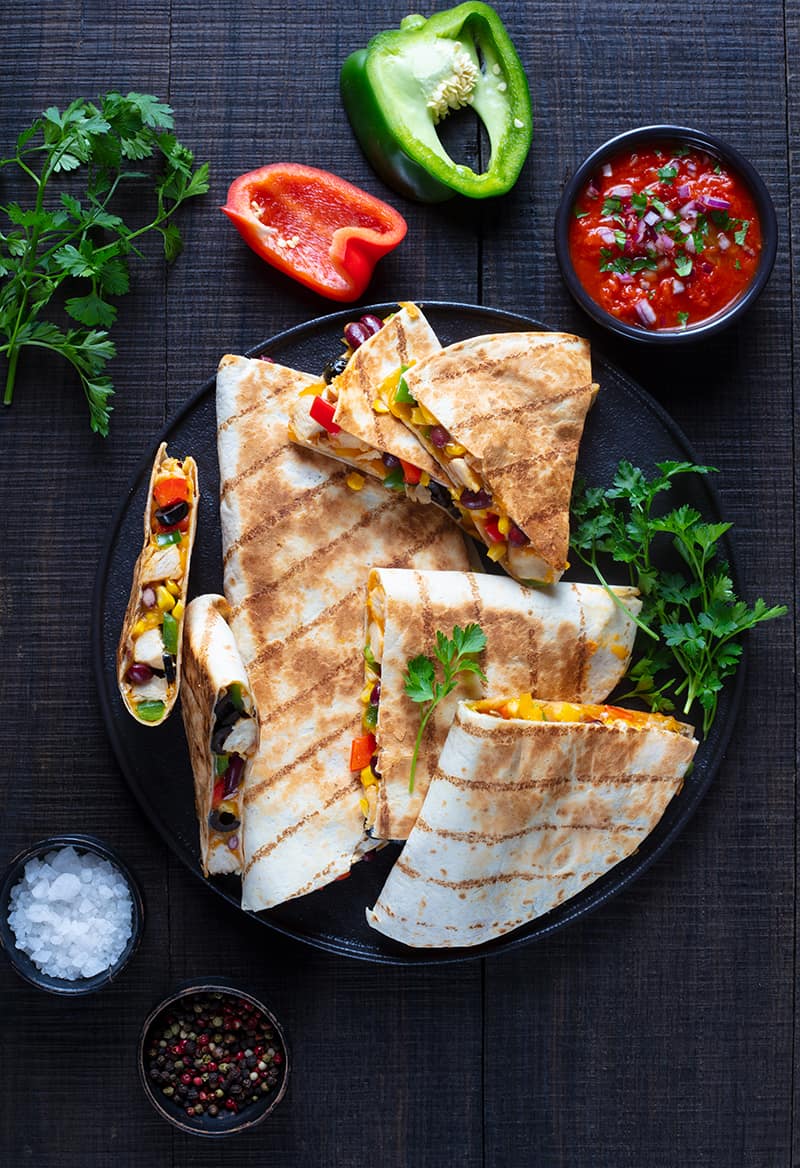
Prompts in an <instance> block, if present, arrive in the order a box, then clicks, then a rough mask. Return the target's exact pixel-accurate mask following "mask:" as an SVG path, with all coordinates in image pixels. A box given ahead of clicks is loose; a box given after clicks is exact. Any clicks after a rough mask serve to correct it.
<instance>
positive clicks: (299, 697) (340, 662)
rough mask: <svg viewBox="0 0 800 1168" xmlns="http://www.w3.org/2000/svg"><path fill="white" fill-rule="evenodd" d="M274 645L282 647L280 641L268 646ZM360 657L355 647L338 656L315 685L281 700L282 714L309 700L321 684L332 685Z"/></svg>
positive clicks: (358, 650) (359, 652)
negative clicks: (343, 655)
mask: <svg viewBox="0 0 800 1168" xmlns="http://www.w3.org/2000/svg"><path fill="white" fill-rule="evenodd" d="M273 647H275V648H276V649H277V648H280V642H273V644H272V645H270V646H268V648H269V649H271V648H273ZM360 658H361V650H360V649H354V650H352V651H351V652H350V653H349V654H348V655H347V656H346V657H340V658H338V659H337V660H336V662H335V664H334V665H333V666H332V668H330V669H329V670H328V671H327V672H326V673H324V674H323V675H322V677H318V678H317V680H316V681H315V682H314V683H313V685H310V686H308V687H307V689H304V690H301V691H300V693H298V694H295V696H294V697H293V698H290V699H289V700H288V701H282V702H281V716H284V715H285V714H286V713H287V712H288V711H290V710H291V709H293V707H294V706H296V705H298V703H300V702H304V701H307V700H308V698H310V697H311V695H312V694H313V693H314V692H315V690H318V689H319V688H320V686H327V685H330V683H331V681H332V680H333V679H334V678H335V677H337V675H338V674H339V673H341V671H342V670H343V669H347V668H348V667H349V666H350V665H356V664H357V663H358V661H359V660H360Z"/></svg>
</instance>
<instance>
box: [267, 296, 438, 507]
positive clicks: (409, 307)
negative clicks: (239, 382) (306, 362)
mask: <svg viewBox="0 0 800 1168" xmlns="http://www.w3.org/2000/svg"><path fill="white" fill-rule="evenodd" d="M440 349H441V345H440V344H439V341H438V339H437V337H436V334H435V333H434V331H433V329H432V328H431V326H430V325H429V324H428V321H427V320H426V319H425V317H424V315H423V313H422V312H421V311H420V309H419V308H417V306H416V305H415V304H404V305H402V306H401V308H400V309H399V311H398V312H396V313H395V314H394V315H393V316H390V317H388V318H387V320H386V322H385V324H384V326H383V328H382V329H380V331H379V332H377V333H373V335H372V336H371V337H369V338H368V340H366V341H365V342H364V343H363V344H362V345H359V347H358V348H357V349H355V350H354V352H353V353H352V354H351V356H350V359H349V360H348V362H347V364H346V366H345V367H344V370H343V371H342V372H341V373H340V374H339V375H338V377H335V378H334V379H333V380H332V381H331V382H330V384H328V385H325V384H324V383H319V384H317V385H315V386H314V387H313V388H312V391H311V392H307V391H305V392H303V394H302V396H300V397H298V398H297V399H296V401H294V402H293V404H292V407H291V410H290V420H289V436H290V438H291V439H292V440H293V441H294V442H298V443H300V444H301V445H302V446H307V447H308V448H309V449H310V450H317V451H319V452H320V453H322V454H327V455H329V456H330V457H331V458H336V459H339V461H340V462H345V463H347V464H348V465H349V466H352V467H354V468H355V469H356V470H358V471H361V472H362V473H364V474H368V475H371V476H373V477H374V478H378V479H380V480H381V481H383V480H384V479H386V478H387V476H389V475H390V474H391V472H392V471H393V470H394V471H395V472H396V477H398V478H399V480H400V483H399V484H398V485H400V484H403V483H404V484H405V490H406V493H407V494H408V495H410V496H411V497H412V498H414V499H415V500H416V501H417V502H422V503H426V502H429V501H430V493H429V492H428V491H427V489H426V488H427V487H428V485H429V483H430V480H431V478H432V477H433V478H434V479H437V478H438V479H439V480H443V479H444V476H443V475H442V473H441V470H440V468H439V465H438V463H437V462H436V460H435V459H434V458H432V457H431V456H430V454H428V452H427V451H426V450H425V448H424V446H422V445H421V444H420V443H419V441H418V440H417V439H416V438H415V437H414V435H413V434H412V433H411V432H410V431H409V430H408V429H407V427H406V426H405V425H404V424H403V423H402V422H401V421H400V419H399V418H396V417H395V416H394V415H393V414H392V413H391V412H390V411H389V408H388V406H386V404H385V403H384V398H385V397H386V396H387V395H388V394H389V393H390V392H391V391H392V390H393V389H394V388H395V387H396V386H397V383H398V381H399V379H400V374H401V371H402V370H403V369H404V368H408V367H410V366H413V365H414V364H416V363H417V362H418V361H422V360H424V359H425V358H426V357H429V356H430V355H431V354H432V353H438V352H439V350H440ZM316 396H319V397H321V398H322V399H323V401H324V402H327V403H328V405H329V406H333V407H334V411H335V412H334V414H333V418H332V421H333V425H334V426H335V427H337V430H335V431H334V432H331V430H328V429H326V427H325V426H323V425H321V424H320V423H319V422H317V421H315V420H314V418H313V417H312V415H311V413H310V412H309V411H310V410H311V409H312V406H313V403H314V398H315V397H316ZM384 455H386V456H387V457H386V458H384ZM398 460H399V461H398ZM403 463H405V464H406V467H405V469H404V468H403V466H402V464H403ZM392 481H393V480H390V483H391V482H392Z"/></svg>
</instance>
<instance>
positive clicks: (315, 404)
mask: <svg viewBox="0 0 800 1168" xmlns="http://www.w3.org/2000/svg"><path fill="white" fill-rule="evenodd" d="M308 412H309V414H310V415H311V417H312V418H313V419H314V421H315V422H318V423H319V424H320V426H324V427H325V429H326V430H327V431H328V433H329V434H338V433H339V431H340V430H341V428H342V427H341V426H337V425H336V423H335V422H334V420H333V415H334V414H335V413H336V407H335V406H332V405H331V403H330V402H327V401H325V398H324V397H320V396H319V395H317V396H316V397H313V398H312V399H311V407H310V409H309V411H308Z"/></svg>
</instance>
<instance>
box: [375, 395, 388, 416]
mask: <svg viewBox="0 0 800 1168" xmlns="http://www.w3.org/2000/svg"><path fill="white" fill-rule="evenodd" d="M372 408H373V410H374V411H375V413H376V414H388V413H389V407H388V406H387V404H386V402H385V401H381V399H380V398H379V397H376V398H375V401H374V402H373V403H372Z"/></svg>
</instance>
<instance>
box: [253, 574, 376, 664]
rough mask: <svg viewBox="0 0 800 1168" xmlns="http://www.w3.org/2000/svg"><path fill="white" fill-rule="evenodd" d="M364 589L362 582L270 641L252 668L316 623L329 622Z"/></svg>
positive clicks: (289, 643) (262, 662) (309, 629)
mask: <svg viewBox="0 0 800 1168" xmlns="http://www.w3.org/2000/svg"><path fill="white" fill-rule="evenodd" d="M362 590H363V585H361V584H359V585H358V586H357V587H356V588H351V589H350V591H349V592H348V593H347V595H346V596H342V597H341V598H340V599H339V600H337V601H336V603H335V604H331V605H329V607H328V608H323V610H322V611H321V612H319V613H317V615H316V616H315V617H314V619H313V620H310V621H308V622H307V623H306V624H304V625H295V626H294V628H293V629H292V630H291V632H289V633H287V634H286V636H285V637H283V638H282V639H280V640H276V641H270V643H269V644H268V645H266V646H265V647H264V648H263V649H262V650H261V652H260V653H257V654H256V655H255V657H254V658H253V660H252V661H251V662H250V668H251V669H257V668H258V666H260V665H263V664H264V662H265V661H268V660H269V659H270V658H271V657H272V656H274V654H275V653H277V652H279V651H280V650H281V649H282V648H285V647H286V646H287V645H291V644H292V642H293V641H296V640H298V639H299V638H300V637H302V636H305V634H306V633H308V632H310V631H311V630H312V629H314V628H315V626H316V625H318V624H320V622H322V621H326V622H327V621H328V620H329V619H330V618H331V617H334V616H335V615H336V613H338V612H339V611H340V610H341V609H342V608H344V607H345V606H346V605H348V604H351V603H352V601H353V598H354V597H356V596H358V595H360V593H361V592H362Z"/></svg>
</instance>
